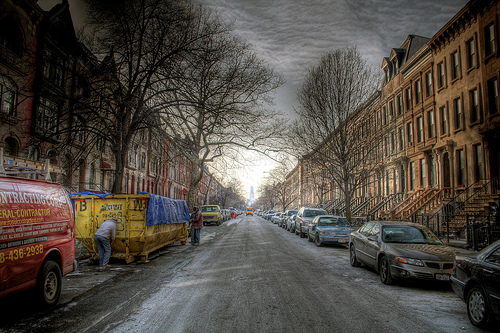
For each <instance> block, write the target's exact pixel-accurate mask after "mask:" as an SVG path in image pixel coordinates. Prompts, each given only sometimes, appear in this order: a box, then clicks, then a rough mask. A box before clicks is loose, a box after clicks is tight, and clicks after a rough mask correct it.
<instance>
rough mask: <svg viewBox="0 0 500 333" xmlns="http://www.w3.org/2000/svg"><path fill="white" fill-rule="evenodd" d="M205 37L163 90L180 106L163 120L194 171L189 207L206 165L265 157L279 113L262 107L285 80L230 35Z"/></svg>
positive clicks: (166, 112) (169, 108)
mask: <svg viewBox="0 0 500 333" xmlns="http://www.w3.org/2000/svg"><path fill="white" fill-rule="evenodd" d="M212 24H213V25H215V26H224V25H223V24H222V23H219V22H217V21H213V22H212ZM226 29H227V27H226V28H220V29H217V30H218V31H223V30H226ZM203 35H204V36H205V37H204V38H203V39H200V40H199V41H198V43H196V50H194V51H193V52H190V53H189V54H187V55H186V56H185V57H184V58H183V60H182V62H180V63H179V64H176V67H175V68H173V70H174V71H175V73H176V75H175V76H174V77H173V79H172V80H169V81H166V82H165V88H164V89H163V91H164V92H165V101H170V100H176V101H177V104H176V105H175V106H171V107H168V108H164V109H163V110H162V112H163V115H162V117H163V119H164V125H165V127H166V132H167V133H168V134H169V135H170V137H171V138H172V142H174V143H177V144H179V145H181V146H180V147H179V151H180V152H182V153H183V154H184V156H185V158H186V160H187V161H188V163H189V165H190V184H189V194H188V205H189V206H190V207H192V206H193V205H194V204H195V200H196V192H197V190H198V184H199V182H200V181H201V179H202V176H203V169H204V166H205V165H206V164H207V163H211V162H213V161H215V160H217V159H219V158H221V157H222V156H223V155H224V154H227V152H228V151H229V150H234V149H241V148H244V149H251V150H258V151H265V150H266V149H268V147H269V139H270V138H273V137H275V136H277V135H278V133H279V131H278V129H279V128H278V127H277V126H274V125H275V124H274V119H275V117H274V116H275V113H273V112H270V111H269V110H266V109H265V108H264V102H266V101H270V98H269V96H270V93H271V92H272V91H274V90H275V89H276V88H277V87H279V86H280V85H281V84H282V80H281V78H280V77H279V76H277V75H276V74H275V73H274V72H273V70H272V69H270V68H269V67H267V66H265V65H264V63H263V62H262V61H260V60H259V59H258V58H257V57H256V55H255V54H254V53H253V52H251V50H250V48H249V46H248V45H246V44H244V43H242V42H240V41H239V40H237V39H236V38H234V37H233V36H231V34H230V33H229V31H227V32H221V33H219V34H208V33H204V34H203ZM177 65H178V66H177ZM167 70H172V68H168V69H167ZM163 105H166V103H164V104H163Z"/></svg>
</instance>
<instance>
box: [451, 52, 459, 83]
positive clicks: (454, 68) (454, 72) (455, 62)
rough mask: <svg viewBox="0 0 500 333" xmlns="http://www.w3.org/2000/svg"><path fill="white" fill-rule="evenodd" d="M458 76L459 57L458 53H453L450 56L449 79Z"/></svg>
mask: <svg viewBox="0 0 500 333" xmlns="http://www.w3.org/2000/svg"><path fill="white" fill-rule="evenodd" d="M459 76H460V57H459V55H458V52H454V53H453V54H452V55H451V78H452V79H453V80H455V79H457V78H458V77H459Z"/></svg>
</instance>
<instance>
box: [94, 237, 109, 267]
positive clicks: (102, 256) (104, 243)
mask: <svg viewBox="0 0 500 333" xmlns="http://www.w3.org/2000/svg"><path fill="white" fill-rule="evenodd" d="M95 242H96V244H97V248H98V249H99V265H100V266H106V265H107V264H108V262H109V257H111V243H110V242H109V239H107V238H104V237H102V236H95Z"/></svg>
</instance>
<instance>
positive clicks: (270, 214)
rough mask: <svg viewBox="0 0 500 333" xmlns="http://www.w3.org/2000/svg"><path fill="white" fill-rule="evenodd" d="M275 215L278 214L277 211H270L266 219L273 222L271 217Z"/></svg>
mask: <svg viewBox="0 0 500 333" xmlns="http://www.w3.org/2000/svg"><path fill="white" fill-rule="evenodd" d="M274 213H276V211H275V210H272V209H271V210H270V211H268V212H267V214H266V216H265V219H266V220H268V221H271V217H272V216H273V215H274Z"/></svg>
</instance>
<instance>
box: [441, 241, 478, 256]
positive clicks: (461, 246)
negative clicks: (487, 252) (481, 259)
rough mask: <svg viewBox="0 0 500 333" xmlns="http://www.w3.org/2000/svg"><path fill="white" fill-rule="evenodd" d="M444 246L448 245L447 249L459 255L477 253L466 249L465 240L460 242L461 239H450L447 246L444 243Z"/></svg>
mask: <svg viewBox="0 0 500 333" xmlns="http://www.w3.org/2000/svg"><path fill="white" fill-rule="evenodd" d="M445 245H448V246H449V247H453V248H455V249H456V250H457V251H459V252H460V253H461V254H475V253H477V251H474V250H472V249H469V248H468V247H467V242H466V240H465V239H464V240H462V239H450V240H449V242H448V244H446V243H445Z"/></svg>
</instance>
